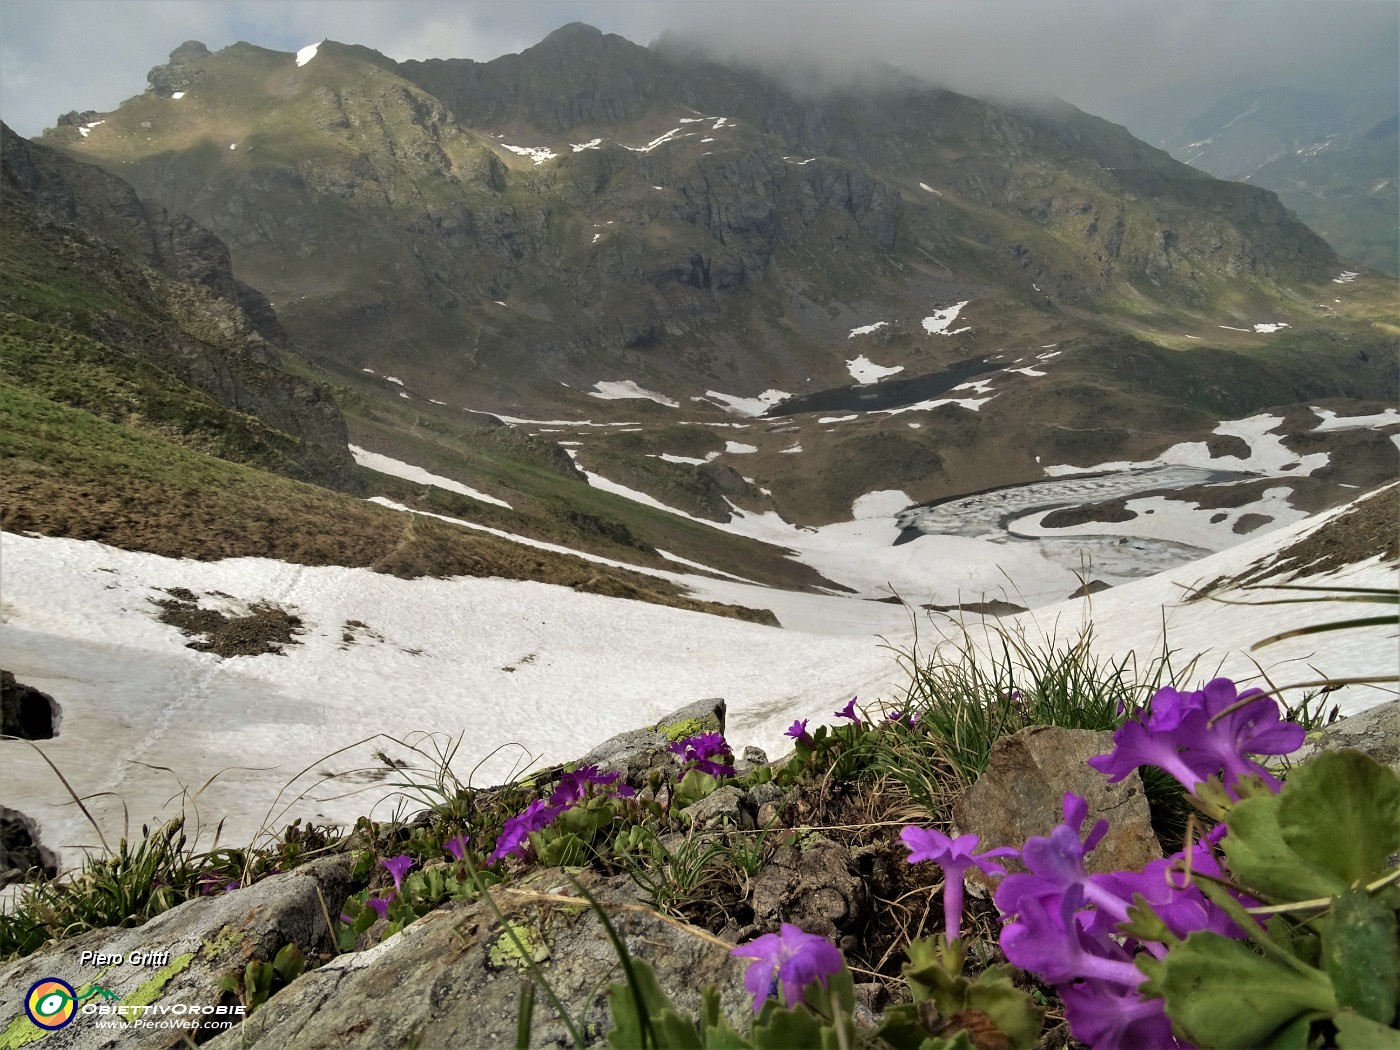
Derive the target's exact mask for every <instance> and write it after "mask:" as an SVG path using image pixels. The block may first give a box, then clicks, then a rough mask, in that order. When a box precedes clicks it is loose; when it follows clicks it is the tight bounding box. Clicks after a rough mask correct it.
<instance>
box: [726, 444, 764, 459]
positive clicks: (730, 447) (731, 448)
mask: <svg viewBox="0 0 1400 1050" xmlns="http://www.w3.org/2000/svg"><path fill="white" fill-rule="evenodd" d="M724 451H726V452H728V453H729V454H730V455H731V456H746V455H748V454H749V453H750V452H757V451H758V446H757V445H745V444H744V443H743V442H741V441H726V442H725V443H724Z"/></svg>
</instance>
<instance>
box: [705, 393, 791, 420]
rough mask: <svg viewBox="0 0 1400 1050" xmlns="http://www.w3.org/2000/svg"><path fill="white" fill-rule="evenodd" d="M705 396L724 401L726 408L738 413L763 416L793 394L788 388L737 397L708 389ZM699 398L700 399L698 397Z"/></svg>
mask: <svg viewBox="0 0 1400 1050" xmlns="http://www.w3.org/2000/svg"><path fill="white" fill-rule="evenodd" d="M705 396H706V397H709V398H713V399H714V400H716V401H722V402H723V403H724V407H725V408H726V409H728V410H729V411H730V412H734V413H735V414H737V415H741V416H761V415H763V413H765V412H767V411H768V410H769V409H770V408H772V407H773V406H774V405H776V404H778V403H779V402H780V401H784V400H786V399H787V398H790V397H791V396H792V395H791V394H789V393H788V392H787V391H786V390H765V391H764V392H763V393H761V394H759V395H758V397H735V396H734V395H733V394H721V393H720V392H719V391H718V390H706V391H705ZM697 400H699V399H698V398H697Z"/></svg>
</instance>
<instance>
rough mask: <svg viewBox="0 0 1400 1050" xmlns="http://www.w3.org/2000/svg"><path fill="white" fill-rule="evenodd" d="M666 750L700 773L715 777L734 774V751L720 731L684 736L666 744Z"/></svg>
mask: <svg viewBox="0 0 1400 1050" xmlns="http://www.w3.org/2000/svg"><path fill="white" fill-rule="evenodd" d="M666 750H667V751H669V752H671V754H673V755H676V756H677V757H679V758H680V760H681V764H682V765H685V764H690V765H692V766H694V768H696V769H698V770H700V772H702V773H709V774H710V775H711V776H715V777H719V776H726V777H732V776H733V775H734V766H733V762H734V753H733V751H731V750H730V748H729V743H728V742H727V741H726V740H725V739H724V735H723V734H722V733H701V734H700V735H699V736H691V737H686V738H685V739H684V740H677V741H676V742H675V743H674V744H670V745H668V746H667V748H666Z"/></svg>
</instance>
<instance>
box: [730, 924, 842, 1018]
mask: <svg viewBox="0 0 1400 1050" xmlns="http://www.w3.org/2000/svg"><path fill="white" fill-rule="evenodd" d="M729 954H730V955H733V956H736V957H737V958H740V959H753V960H755V961H754V962H753V963H751V964H750V965H749V968H748V969H747V970H746V971H744V987H745V988H747V989H748V990H749V994H750V995H752V996H753V1009H754V1013H758V1011H760V1010H762V1009H763V1001H764V1000H765V999H767V998H768V997H769V996H770V995H773V994H774V992H775V991H776V990H777V989H778V988H779V987H780V986H781V988H782V990H783V1001H784V1002H785V1003H787V1005H788V1006H796V1005H797V1004H798V1003H800V1002H801V1001H802V989H803V988H805V987H806V986H807V985H809V984H811V983H812V982H813V981H820V982H821V983H822V987H826V979H827V978H828V977H830V976H831V975H832V974H836V973H840V972H841V967H842V966H843V965H844V963H843V961H842V959H841V952H840V951H839V950H838V949H837V947H836V946H835V945H834V944H832V943H831V942H830V941H828V940H827V939H826V938H825V937H818V936H817V935H816V934H815V933H804V932H803V931H802V930H800V929H798V927H796V926H793V925H791V924H790V923H786V922H785V923H783V924H782V928H781V931H780V932H779V933H765V934H764V935H763V936H762V937H757V938H755V939H754V940H752V941H749V942H748V943H747V944H741V945H739V946H737V947H736V948H734V949H732V950H731V951H730V953H729Z"/></svg>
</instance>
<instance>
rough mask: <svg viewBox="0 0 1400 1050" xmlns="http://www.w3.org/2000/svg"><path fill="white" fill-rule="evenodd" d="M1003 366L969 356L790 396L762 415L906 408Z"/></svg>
mask: <svg viewBox="0 0 1400 1050" xmlns="http://www.w3.org/2000/svg"><path fill="white" fill-rule="evenodd" d="M1001 367H1002V363H1001V362H997V363H992V362H989V361H988V360H987V359H986V358H983V357H978V358H970V359H968V360H966V361H959V362H958V363H957V364H954V365H949V366H948V367H947V368H945V369H943V371H941V372H934V373H932V374H931V375H924V376H914V377H913V378H911V379H886V380H883V381H881V382H879V383H871V384H870V385H868V386H856V385H852V386H843V387H837V388H836V389H834V390H819V391H817V392H816V393H815V394H804V395H802V396H801V397H790V398H788V399H787V400H786V401H782V402H780V403H778V404H776V405H774V406H773V407H772V408H770V409H769V410H768V411H767V412H765V413H763V417H762V418H764V419H781V418H782V417H784V416H795V415H798V414H799V413H802V412H876V411H879V410H880V409H882V408H903V407H904V406H905V405H913V404H917V403H918V402H920V401H927V400H929V399H930V398H934V397H937V396H938V395H939V394H943V393H947V392H948V391H949V390H952V389H953V387H955V386H957V385H958V384H959V383H964V382H966V381H967V380H968V379H970V378H972V377H973V376H976V375H982V374H984V373H986V372H995V371H996V370H997V369H999V368H1001Z"/></svg>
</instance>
